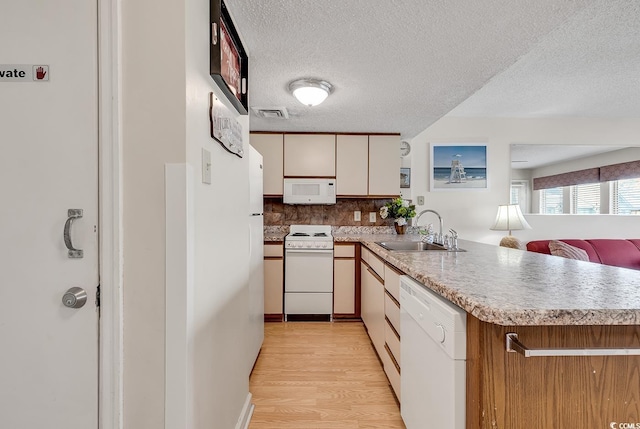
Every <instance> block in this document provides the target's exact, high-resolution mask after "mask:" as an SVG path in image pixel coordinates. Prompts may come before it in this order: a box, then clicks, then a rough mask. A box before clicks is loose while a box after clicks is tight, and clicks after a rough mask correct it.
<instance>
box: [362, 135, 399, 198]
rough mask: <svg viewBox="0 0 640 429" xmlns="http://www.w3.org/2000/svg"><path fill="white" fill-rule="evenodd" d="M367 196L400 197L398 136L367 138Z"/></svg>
mask: <svg viewBox="0 0 640 429" xmlns="http://www.w3.org/2000/svg"><path fill="white" fill-rule="evenodd" d="M369 195H371V196H392V195H396V196H397V195H400V136H399V135H386V136H369Z"/></svg>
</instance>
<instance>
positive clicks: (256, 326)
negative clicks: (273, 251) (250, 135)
mask: <svg viewBox="0 0 640 429" xmlns="http://www.w3.org/2000/svg"><path fill="white" fill-rule="evenodd" d="M262 172H263V169H262V155H260V153H259V152H258V151H257V150H255V149H254V148H253V146H249V240H250V245H249V324H250V326H249V332H250V334H249V351H248V358H249V370H251V368H253V365H254V363H255V361H256V359H257V357H258V353H260V347H262V341H263V340H264V221H263V219H264V217H263V200H262V193H263V190H262V182H263V178H262Z"/></svg>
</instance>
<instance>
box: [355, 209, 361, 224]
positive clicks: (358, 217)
mask: <svg viewBox="0 0 640 429" xmlns="http://www.w3.org/2000/svg"><path fill="white" fill-rule="evenodd" d="M353 220H354V221H356V222H360V211H359V210H356V211H354V212H353Z"/></svg>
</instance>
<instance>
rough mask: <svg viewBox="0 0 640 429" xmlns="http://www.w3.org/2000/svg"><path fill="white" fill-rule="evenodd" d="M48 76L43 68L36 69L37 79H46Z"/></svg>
mask: <svg viewBox="0 0 640 429" xmlns="http://www.w3.org/2000/svg"><path fill="white" fill-rule="evenodd" d="M46 74H47V72H46V71H44V69H43V68H42V67H38V68H37V69H36V79H38V80H42V79H44V77H45V75H46Z"/></svg>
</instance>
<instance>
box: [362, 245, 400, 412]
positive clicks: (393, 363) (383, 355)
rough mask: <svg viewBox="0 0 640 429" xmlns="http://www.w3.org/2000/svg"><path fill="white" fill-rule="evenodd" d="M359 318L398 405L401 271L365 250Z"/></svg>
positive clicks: (363, 254)
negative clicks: (365, 328) (380, 362)
mask: <svg viewBox="0 0 640 429" xmlns="http://www.w3.org/2000/svg"><path fill="white" fill-rule="evenodd" d="M360 267H361V268H360V269H361V275H360V287H361V303H362V304H361V305H362V308H361V315H362V321H363V322H364V324H365V326H366V327H367V332H368V334H369V338H371V342H372V343H373V345H374V347H375V349H376V352H377V353H378V356H379V357H380V360H381V361H382V365H383V367H384V372H385V374H386V375H387V378H388V379H389V384H391V388H392V389H393V391H394V393H395V394H396V397H397V398H398V401H400V371H401V368H400V303H399V301H398V299H397V298H396V296H399V290H400V276H401V275H402V274H403V273H402V272H401V271H400V270H398V269H397V268H395V267H392V266H391V265H389V264H387V263H385V262H384V261H382V260H381V259H380V258H378V256H376V255H375V254H374V253H373V252H371V251H370V250H368V249H366V248H365V247H364V246H363V247H362V249H361V262H360Z"/></svg>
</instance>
